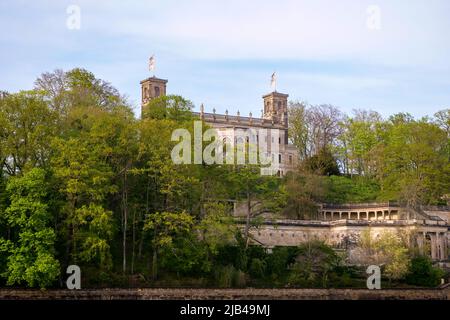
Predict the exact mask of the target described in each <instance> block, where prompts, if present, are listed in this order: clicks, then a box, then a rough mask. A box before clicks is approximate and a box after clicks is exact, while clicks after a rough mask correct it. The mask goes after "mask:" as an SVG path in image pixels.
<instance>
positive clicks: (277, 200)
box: [229, 165, 287, 247]
mask: <svg viewBox="0 0 450 320" xmlns="http://www.w3.org/2000/svg"><path fill="white" fill-rule="evenodd" d="M260 170H261V168H260V166H254V165H237V166H234V168H232V171H231V172H230V175H229V179H230V181H231V184H232V188H233V191H234V193H235V199H236V200H237V201H240V202H243V203H245V228H244V239H245V243H246V247H248V245H249V243H250V239H251V235H250V228H251V227H252V226H257V225H258V221H257V218H258V217H262V215H264V214H268V213H272V214H274V213H275V214H276V213H279V212H280V211H281V209H282V207H283V206H284V204H285V203H286V199H287V197H286V192H285V190H284V188H283V186H282V184H281V179H279V178H277V177H274V176H265V175H261V171H260Z"/></svg>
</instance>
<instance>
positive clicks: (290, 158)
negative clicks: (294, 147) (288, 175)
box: [289, 155, 292, 164]
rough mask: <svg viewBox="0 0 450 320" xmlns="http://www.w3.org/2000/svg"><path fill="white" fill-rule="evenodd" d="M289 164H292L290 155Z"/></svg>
mask: <svg viewBox="0 0 450 320" xmlns="http://www.w3.org/2000/svg"><path fill="white" fill-rule="evenodd" d="M289 164H292V156H291V155H289Z"/></svg>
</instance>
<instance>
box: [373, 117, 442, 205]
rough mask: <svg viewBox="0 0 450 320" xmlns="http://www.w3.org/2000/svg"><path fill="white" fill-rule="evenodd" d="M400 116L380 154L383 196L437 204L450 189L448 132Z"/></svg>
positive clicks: (388, 131)
mask: <svg viewBox="0 0 450 320" xmlns="http://www.w3.org/2000/svg"><path fill="white" fill-rule="evenodd" d="M398 118H399V117H395V122H393V123H392V124H391V125H390V127H388V129H387V132H386V136H385V142H384V143H383V145H381V146H380V147H379V149H378V150H377V153H376V161H377V162H378V163H379V168H378V179H379V180H380V182H381V187H382V190H381V194H382V195H381V196H382V198H384V199H387V200H392V199H398V200H400V201H401V202H403V203H404V204H405V205H406V206H409V207H415V206H417V205H419V204H427V203H437V202H439V199H440V198H441V197H442V195H443V194H444V193H445V192H446V191H447V190H449V188H450V184H449V183H450V178H449V177H450V162H449V159H448V155H447V154H446V146H447V143H448V138H447V135H446V133H445V132H443V131H442V130H441V129H440V128H439V127H437V126H436V125H435V124H433V123H430V122H428V121H422V120H421V121H413V120H411V119H409V120H404V119H403V117H400V119H401V120H399V119H398Z"/></svg>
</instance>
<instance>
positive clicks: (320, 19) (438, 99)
mask: <svg viewBox="0 0 450 320" xmlns="http://www.w3.org/2000/svg"><path fill="white" fill-rule="evenodd" d="M0 48H1V50H0V90H6V91H9V92H17V91H19V90H27V89H31V88H33V83H34V81H35V79H36V78H37V77H38V76H39V75H40V74H41V73H43V72H49V71H53V70H55V69H63V70H70V69H71V68H75V67H81V68H85V69H87V70H89V71H91V72H93V73H94V74H95V75H96V76H97V77H98V78H101V79H104V80H106V81H108V82H110V83H111V84H112V85H113V86H115V87H116V88H117V89H118V90H119V91H120V92H121V93H122V94H124V95H126V96H127V97H128V99H129V101H130V102H131V104H132V105H133V107H134V110H135V112H136V114H137V115H138V114H139V113H140V112H139V108H140V106H139V105H140V84H139V81H140V80H143V79H145V78H147V77H149V76H151V75H153V73H151V72H150V71H149V70H148V59H149V57H150V56H151V55H154V56H155V60H156V64H155V66H156V68H155V71H154V74H155V75H156V76H157V77H160V78H163V79H168V80H169V82H168V87H167V91H168V94H180V95H182V96H184V97H185V98H187V99H189V100H191V101H192V102H193V103H194V105H195V110H199V106H200V104H201V103H203V104H204V106H205V111H206V112H211V110H212V109H213V108H215V109H216V110H217V112H218V113H224V112H225V110H229V112H230V114H235V113H236V112H237V111H238V110H239V111H240V113H241V115H246V114H248V113H249V112H250V111H251V112H252V113H253V114H254V116H256V115H259V114H260V112H261V109H262V95H264V94H266V93H269V92H270V91H271V87H270V76H271V74H272V73H273V72H276V74H277V91H279V92H283V93H288V94H289V99H290V100H292V101H296V100H299V101H305V102H307V103H310V104H332V105H335V106H337V107H339V108H340V109H341V110H342V111H344V112H346V113H349V114H350V113H351V112H352V110H353V109H370V110H374V111H378V112H380V113H381V114H382V115H383V116H386V117H387V116H389V115H391V114H394V113H397V112H409V113H411V114H412V115H414V116H415V117H422V116H425V115H433V114H434V113H435V112H437V111H439V110H442V109H445V108H449V107H450V1H447V0H428V1H427V0H422V1H419V0H408V1H407V0H395V1H393V0H387V1H384V0H370V1H366V0H359V1H356V0H341V1H333V0H315V1H312V0H311V1H304V0H303V1H302V0H296V1H288V0H286V1H285V0H277V1H275V0H271V1H265V0H247V1H241V0H239V1H237V0H227V1H225V0H222V1H214V0H198V1H196V0H191V1H184V0H176V1H175V0H164V1H157V0H150V1H137V0H132V1H123V0H122V1H119V0H109V1H106V0H97V1H88V0H70V1H68V0H59V1H56V0H55V1H51V0H34V1H24V0H0Z"/></svg>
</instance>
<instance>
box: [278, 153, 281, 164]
mask: <svg viewBox="0 0 450 320" xmlns="http://www.w3.org/2000/svg"><path fill="white" fill-rule="evenodd" d="M278 163H281V153H279V154H278Z"/></svg>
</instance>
